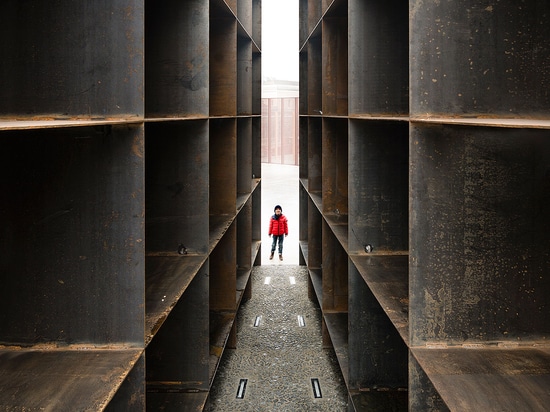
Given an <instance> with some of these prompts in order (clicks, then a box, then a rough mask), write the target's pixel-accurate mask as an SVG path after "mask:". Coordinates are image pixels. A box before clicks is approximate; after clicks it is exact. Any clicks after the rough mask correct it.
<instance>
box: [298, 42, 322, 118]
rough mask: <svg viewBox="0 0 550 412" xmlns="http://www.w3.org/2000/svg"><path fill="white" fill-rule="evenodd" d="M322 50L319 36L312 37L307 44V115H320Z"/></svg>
mask: <svg viewBox="0 0 550 412" xmlns="http://www.w3.org/2000/svg"><path fill="white" fill-rule="evenodd" d="M322 58H323V54H322V48H321V36H317V37H312V38H311V39H310V40H309V42H308V44H307V59H308V61H307V78H308V80H307V96H304V97H303V98H305V99H307V114H309V115H316V116H319V115H321V114H322V105H323V101H322V86H323V73H322V72H323V70H322Z"/></svg>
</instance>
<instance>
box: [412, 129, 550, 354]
mask: <svg viewBox="0 0 550 412" xmlns="http://www.w3.org/2000/svg"><path fill="white" fill-rule="evenodd" d="M458 142H460V144H457V143H458ZM549 159H550V140H548V132H547V131H543V130H536V129H533V130H520V129H495V128H471V127H462V126H427V127H415V128H413V129H412V134H411V189H410V190H411V193H410V196H411V205H410V207H411V209H410V213H411V272H410V278H411V297H410V298H411V334H412V343H413V344H414V345H418V344H422V343H423V342H426V341H436V342H437V341H443V342H447V343H452V342H453V343H456V342H465V341H493V340H497V341H499V340H524V339H527V340H536V339H537V338H541V337H544V336H546V337H547V336H548V335H549V334H550V318H549V317H548V316H547V313H548V308H547V305H546V304H545V302H546V301H547V297H548V294H549V293H550V281H549V276H548V272H549V268H550V251H549V250H550V237H549V235H548V233H549V231H548V229H549V227H550V215H549V214H548V213H547V210H548V205H549V203H550V162H549Z"/></svg>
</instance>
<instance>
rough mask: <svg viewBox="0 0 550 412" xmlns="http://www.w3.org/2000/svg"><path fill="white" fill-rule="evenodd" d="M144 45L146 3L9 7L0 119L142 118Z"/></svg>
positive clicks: (4, 19)
mask: <svg viewBox="0 0 550 412" xmlns="http://www.w3.org/2000/svg"><path fill="white" fill-rule="evenodd" d="M143 40H144V39H143V2H141V1H135V0H114V1H97V2H93V3H87V2H74V1H70V0H69V1H68V0H59V1H51V2H48V3H44V2H39V1H33V2H25V3H23V2H20V1H17V0H6V1H4V2H3V3H2V13H0V61H2V62H3V64H2V65H1V67H0V78H1V79H3V82H2V87H1V88H0V113H1V114H2V115H3V116H13V117H18V118H21V117H22V118H25V117H36V116H38V117H44V116H52V117H55V118H72V117H78V118H109V117H125V116H129V115H130V116H135V115H140V116H142V115H143V97H144V96H143V71H144V69H143V67H144V65H143V57H144V56H143V48H142V44H143ZM121 45H123V46H121Z"/></svg>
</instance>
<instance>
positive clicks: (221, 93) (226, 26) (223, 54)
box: [210, 18, 237, 116]
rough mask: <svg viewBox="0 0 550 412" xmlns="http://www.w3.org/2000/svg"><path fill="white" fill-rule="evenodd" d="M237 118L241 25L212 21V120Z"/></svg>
mask: <svg viewBox="0 0 550 412" xmlns="http://www.w3.org/2000/svg"><path fill="white" fill-rule="evenodd" d="M236 114H237V23H236V21H235V20H234V19H232V18H230V19H224V18H216V19H211V20H210V116H235V115H236Z"/></svg>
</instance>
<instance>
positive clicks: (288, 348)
mask: <svg viewBox="0 0 550 412" xmlns="http://www.w3.org/2000/svg"><path fill="white" fill-rule="evenodd" d="M267 277H269V278H270V282H269V284H266V283H265V282H266V278H267ZM292 280H294V282H295V283H294V284H293V283H292V282H291V281H292ZM299 316H301V317H302V318H303V321H304V324H305V326H301V325H300V322H299V318H298V317H299ZM258 317H259V324H258V325H257V326H254V324H255V322H256V320H257V318H258ZM237 325H238V329H237V349H227V350H226V351H225V355H224V357H223V359H222V361H221V364H220V368H219V370H218V374H217V376H216V379H215V380H214V383H213V386H212V390H211V395H210V411H212V412H217V411H220V412H231V411H239V412H243V411H262V412H264V411H289V412H296V411H330V412H338V411H342V412H345V411H347V391H346V388H345V385H344V382H343V379H342V376H341V373H340V371H339V369H338V366H337V361H336V357H335V356H334V353H333V351H332V350H331V349H323V348H322V343H321V323H320V310H319V309H318V308H317V306H316V305H315V304H314V303H313V302H311V301H310V300H309V299H308V297H307V269H306V268H305V267H304V266H289V265H269V266H257V267H255V268H254V270H253V271H252V299H251V300H250V301H248V302H246V303H244V304H243V305H242V306H241V309H240V311H239V313H238V316H237ZM314 378H316V379H318V382H319V389H320V392H321V395H322V397H321V398H315V397H314V389H313V385H312V379H314ZM241 379H247V384H246V387H245V390H244V397H243V398H242V399H237V392H238V391H239V383H240V380H241Z"/></svg>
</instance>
